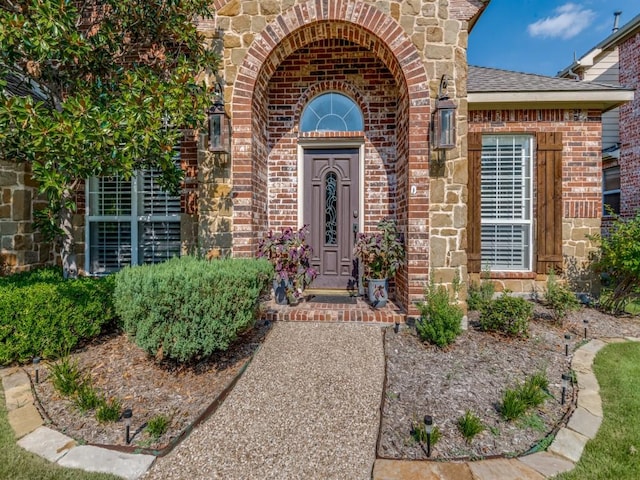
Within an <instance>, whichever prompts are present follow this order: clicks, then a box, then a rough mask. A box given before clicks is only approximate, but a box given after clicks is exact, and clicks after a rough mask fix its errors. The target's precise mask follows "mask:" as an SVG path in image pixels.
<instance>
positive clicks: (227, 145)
mask: <svg viewBox="0 0 640 480" xmlns="http://www.w3.org/2000/svg"><path fill="white" fill-rule="evenodd" d="M215 95H216V99H215V102H214V104H213V105H212V106H211V107H210V108H209V110H207V115H208V116H209V151H210V152H214V153H216V154H217V155H216V156H220V155H222V154H227V155H228V154H230V153H231V119H230V118H229V116H228V115H227V112H226V110H225V108H224V100H223V94H222V86H221V85H220V84H219V83H216V87H215Z"/></svg>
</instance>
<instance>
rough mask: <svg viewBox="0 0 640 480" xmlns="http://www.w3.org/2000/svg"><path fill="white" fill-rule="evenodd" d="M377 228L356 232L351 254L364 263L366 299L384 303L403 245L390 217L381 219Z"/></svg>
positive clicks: (400, 257) (375, 304) (402, 257)
mask: <svg viewBox="0 0 640 480" xmlns="http://www.w3.org/2000/svg"><path fill="white" fill-rule="evenodd" d="M378 229H379V230H380V231H379V232H376V233H359V234H358V237H357V239H356V244H355V247H354V250H353V254H354V255H355V256H356V258H358V260H360V264H361V265H363V267H364V272H363V273H364V277H365V279H366V280H367V284H368V294H369V302H371V304H372V305H373V306H374V307H383V306H384V305H386V303H387V298H388V292H387V280H388V279H390V278H393V277H394V275H395V274H396V272H397V271H398V269H399V268H400V267H401V266H402V265H403V264H404V245H403V244H402V240H401V239H400V235H399V233H398V229H397V227H396V223H395V222H394V221H393V220H389V219H386V220H382V221H380V223H378Z"/></svg>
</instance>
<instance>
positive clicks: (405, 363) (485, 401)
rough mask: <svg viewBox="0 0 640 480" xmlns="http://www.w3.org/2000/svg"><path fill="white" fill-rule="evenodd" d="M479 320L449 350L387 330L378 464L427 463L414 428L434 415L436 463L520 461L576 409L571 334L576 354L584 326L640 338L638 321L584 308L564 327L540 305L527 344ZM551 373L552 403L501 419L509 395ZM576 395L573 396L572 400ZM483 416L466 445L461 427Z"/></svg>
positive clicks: (413, 334)
mask: <svg viewBox="0 0 640 480" xmlns="http://www.w3.org/2000/svg"><path fill="white" fill-rule="evenodd" d="M477 318H478V317H477V312H471V314H470V326H469V329H468V330H467V331H466V332H464V333H463V334H462V335H461V336H460V337H459V338H458V339H457V340H456V342H455V343H454V344H453V345H451V346H449V347H448V348H446V349H444V350H441V349H438V348H437V347H435V346H431V345H425V344H423V343H422V342H421V341H420V340H419V338H418V337H417V335H416V332H415V329H411V328H405V329H402V330H400V332H399V333H397V334H396V333H394V331H393V329H388V330H387V332H386V337H385V353H386V355H387V379H386V382H387V383H386V391H385V395H384V405H383V409H382V412H383V418H382V426H381V432H380V438H379V444H378V452H377V453H378V456H380V457H382V458H397V459H400V458H401V459H426V458H427V455H426V452H425V451H424V449H423V447H422V446H421V445H420V444H419V443H416V442H415V441H414V440H413V438H412V436H411V429H412V423H413V422H416V421H419V420H422V419H423V418H424V416H425V415H431V416H432V417H433V419H434V424H435V425H437V426H438V428H439V429H440V431H441V433H442V438H441V439H440V441H439V442H438V444H437V445H435V447H434V448H433V450H432V455H431V457H432V458H435V459H437V458H441V459H455V458H478V457H490V456H495V455H508V456H509V455H518V454H522V453H524V452H527V451H529V450H530V449H531V448H532V447H534V446H536V445H537V444H538V443H539V442H540V441H542V440H543V439H544V438H545V437H546V436H547V435H548V434H549V433H551V432H553V431H554V429H556V428H557V427H558V426H559V424H560V423H561V421H562V419H563V417H564V416H565V414H566V413H567V411H568V409H569V408H570V402H567V403H566V404H565V405H564V406H562V405H561V401H560V398H561V388H562V387H561V375H562V374H563V373H566V372H568V370H569V357H566V356H565V346H564V345H565V339H564V335H565V334H566V333H568V332H571V334H572V339H571V345H570V351H573V350H574V349H575V348H576V347H577V346H579V344H580V343H581V342H582V341H583V329H584V324H583V320H584V319H585V318H586V319H589V324H588V335H589V337H590V338H593V337H594V336H598V337H601V336H607V337H616V336H638V335H640V322H638V319H637V318H636V319H628V318H615V317H611V316H608V315H604V314H602V313H601V312H598V311H597V310H593V309H587V308H583V309H581V310H580V311H579V312H575V313H572V314H570V316H569V318H568V319H567V320H566V321H565V323H564V325H558V324H556V323H554V322H552V321H551V320H550V315H549V312H548V311H546V310H545V309H544V308H543V307H541V306H540V305H536V320H534V321H533V322H532V323H531V328H530V335H529V337H528V338H524V339H514V338H508V337H504V336H500V335H496V334H490V333H485V332H481V331H479V330H478V329H477V325H476V322H475V321H476V320H477ZM541 370H543V371H545V372H546V374H547V378H548V379H549V383H550V385H549V391H550V394H551V397H550V398H548V399H547V401H545V403H544V404H543V405H542V406H541V407H539V408H537V409H534V410H532V411H530V412H529V413H528V415H526V416H525V417H523V419H521V420H515V421H511V422H507V421H505V420H504V419H502V417H501V415H500V413H499V403H500V402H501V399H502V392H503V391H504V390H505V389H506V388H514V387H515V386H516V385H517V384H518V383H522V381H523V380H524V379H525V377H527V376H530V375H532V374H535V373H536V372H539V371H541ZM572 396H573V391H569V392H568V393H567V398H568V399H571V397H572ZM467 409H468V410H471V411H472V412H473V413H475V414H476V415H478V416H479V417H480V418H481V420H482V422H483V424H484V426H485V430H484V431H483V432H482V433H481V434H479V435H478V436H476V437H475V439H474V440H473V441H472V442H471V443H467V442H466V441H465V439H464V438H463V436H462V435H461V434H460V432H459V431H458V427H457V419H458V418H459V417H461V416H462V415H464V413H465V411H466V410H467Z"/></svg>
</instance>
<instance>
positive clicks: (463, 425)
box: [458, 410, 484, 443]
mask: <svg viewBox="0 0 640 480" xmlns="http://www.w3.org/2000/svg"><path fill="white" fill-rule="evenodd" d="M458 430H460V433H461V434H462V436H463V437H464V439H465V440H466V441H467V443H471V441H472V440H473V438H474V437H475V436H476V435H478V434H479V433H480V432H482V431H483V430H484V425H483V424H482V421H481V420H480V417H478V416H477V415H476V414H475V413H473V412H471V410H467V411H466V412H464V415H463V416H462V417H460V418H458Z"/></svg>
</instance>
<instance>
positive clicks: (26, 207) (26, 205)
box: [12, 190, 32, 221]
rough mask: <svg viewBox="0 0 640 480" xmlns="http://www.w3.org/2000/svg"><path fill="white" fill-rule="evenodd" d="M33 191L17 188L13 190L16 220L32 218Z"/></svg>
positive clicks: (13, 210)
mask: <svg viewBox="0 0 640 480" xmlns="http://www.w3.org/2000/svg"><path fill="white" fill-rule="evenodd" d="M31 200H32V196H31V191H29V190H16V191H14V192H13V208H12V217H13V219H14V220H18V221H19V220H29V221H30V220H31Z"/></svg>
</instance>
